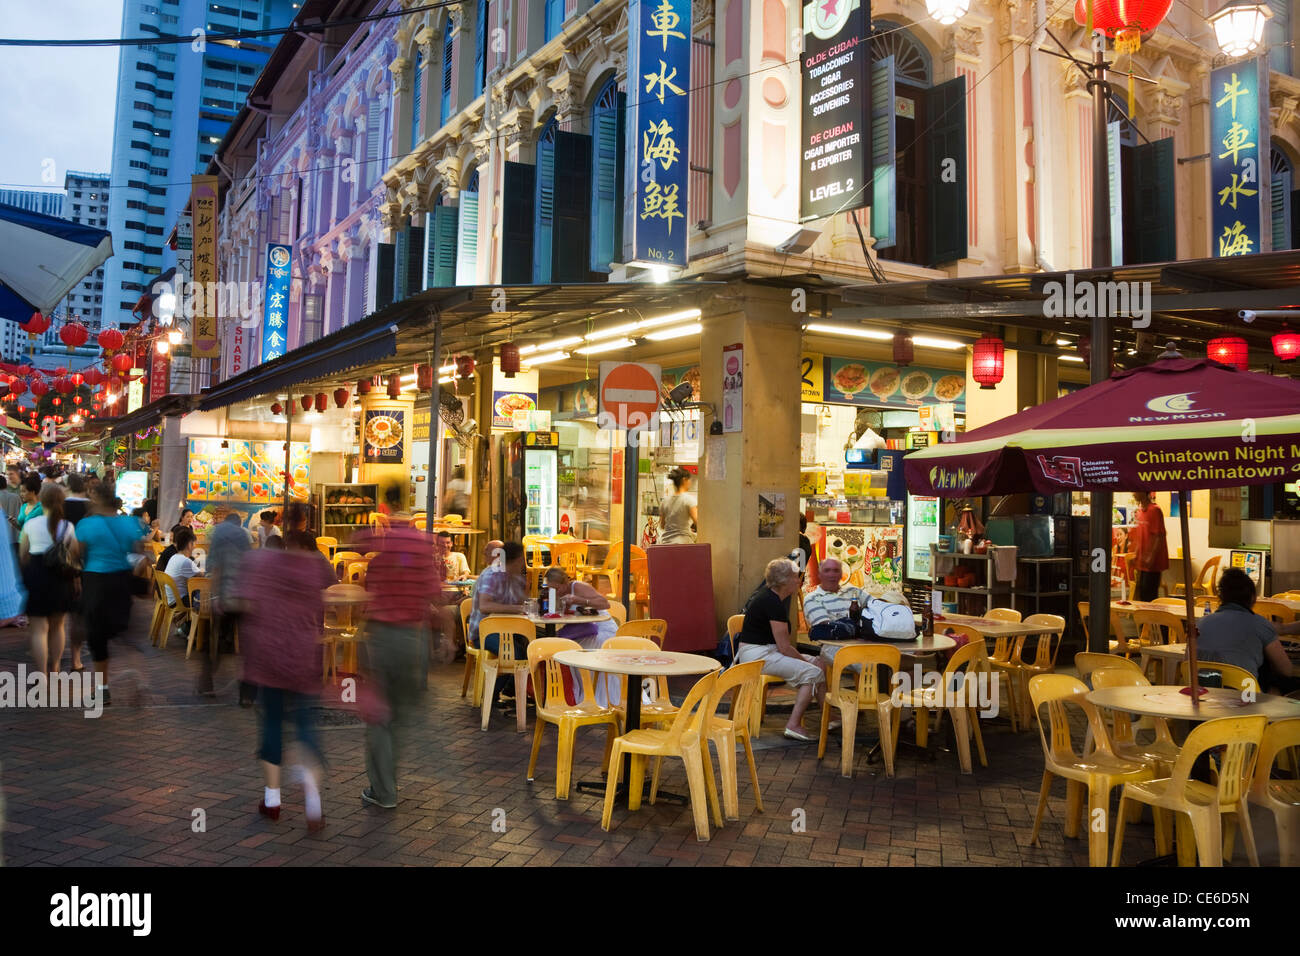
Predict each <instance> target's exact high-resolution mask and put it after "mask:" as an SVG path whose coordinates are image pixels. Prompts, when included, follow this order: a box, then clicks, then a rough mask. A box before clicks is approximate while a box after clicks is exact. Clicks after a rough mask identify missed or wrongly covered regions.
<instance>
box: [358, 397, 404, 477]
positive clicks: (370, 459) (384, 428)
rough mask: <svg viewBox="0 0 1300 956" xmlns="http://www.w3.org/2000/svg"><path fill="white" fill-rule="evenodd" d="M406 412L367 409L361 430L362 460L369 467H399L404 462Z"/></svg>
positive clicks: (394, 409)
mask: <svg viewBox="0 0 1300 956" xmlns="http://www.w3.org/2000/svg"><path fill="white" fill-rule="evenodd" d="M405 431H406V411H405V410H404V409H401V408H367V409H366V412H365V421H364V423H363V424H362V428H361V446H362V447H361V454H362V460H363V461H365V462H366V463H367V464H371V465H400V464H403V463H404V462H405V461H406V456H405V450H406V442H405V440H404V439H405V438H406V435H405V434H404V433H405Z"/></svg>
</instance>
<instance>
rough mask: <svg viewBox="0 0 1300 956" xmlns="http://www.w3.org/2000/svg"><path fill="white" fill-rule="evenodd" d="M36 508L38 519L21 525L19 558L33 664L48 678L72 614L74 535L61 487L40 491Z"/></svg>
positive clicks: (58, 657)
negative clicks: (65, 512)
mask: <svg viewBox="0 0 1300 956" xmlns="http://www.w3.org/2000/svg"><path fill="white" fill-rule="evenodd" d="M39 507H40V509H41V511H42V517H41V518H40V519H37V520H29V521H28V522H27V523H26V524H24V525H23V530H22V533H21V534H20V535H19V537H18V554H19V557H20V559H21V561H22V567H23V584H24V586H25V587H26V588H27V617H28V618H29V620H30V625H29V627H30V637H31V642H32V663H33V664H34V665H35V666H36V667H37V668H39V669H40V670H43V671H45V672H47V673H53V672H55V671H57V670H58V669H59V661H60V660H61V659H62V657H63V640H64V632H63V622H64V619H65V618H66V617H67V615H68V612H69V611H70V610H71V609H72V598H73V588H74V582H73V575H72V574H70V573H69V569H70V568H71V567H72V565H71V564H69V562H72V561H75V560H76V559H77V535H76V533H75V532H74V531H73V530H72V523H71V522H70V521H68V520H67V519H66V518H64V517H63V488H62V487H61V486H60V485H56V484H54V483H53V482H51V483H49V484H47V485H45V486H44V487H43V488H41V490H40V505H39ZM47 553H48V555H47Z"/></svg>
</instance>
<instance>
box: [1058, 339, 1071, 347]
mask: <svg viewBox="0 0 1300 956" xmlns="http://www.w3.org/2000/svg"><path fill="white" fill-rule="evenodd" d="M1056 344H1057V345H1060V346H1066V345H1073V344H1074V343H1073V342H1071V341H1070V340H1069V339H1057V340H1056Z"/></svg>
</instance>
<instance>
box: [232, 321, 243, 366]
mask: <svg viewBox="0 0 1300 956" xmlns="http://www.w3.org/2000/svg"><path fill="white" fill-rule="evenodd" d="M243 370H244V323H243V322H239V323H237V324H236V325H235V335H234V341H232V342H231V345H230V376H229V377H230V378H234V377H235V376H236V375H238V374H239V373H240V372H242V371H243Z"/></svg>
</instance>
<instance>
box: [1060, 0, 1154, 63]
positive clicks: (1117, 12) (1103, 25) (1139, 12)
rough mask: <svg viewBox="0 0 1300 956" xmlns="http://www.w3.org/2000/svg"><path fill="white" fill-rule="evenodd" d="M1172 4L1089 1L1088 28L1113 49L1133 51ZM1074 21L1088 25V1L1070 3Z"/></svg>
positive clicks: (1149, 0) (1150, 0)
mask: <svg viewBox="0 0 1300 956" xmlns="http://www.w3.org/2000/svg"><path fill="white" fill-rule="evenodd" d="M1173 5H1174V0H1092V28H1093V29H1094V30H1101V31H1102V32H1104V33H1105V34H1106V36H1108V37H1110V38H1111V39H1112V40H1119V41H1120V43H1119V44H1118V45H1117V49H1121V51H1123V50H1124V49H1128V48H1127V47H1125V46H1124V44H1133V46H1132V47H1131V48H1132V49H1134V50H1135V49H1137V46H1136V44H1137V41H1138V38H1139V37H1142V36H1145V35H1146V34H1148V33H1150V32H1151V31H1152V30H1154V29H1155V28H1156V27H1158V26H1160V23H1161V21H1163V20H1164V18H1165V17H1167V16H1168V15H1169V8H1170V7H1172V6H1173ZM1074 20H1075V22H1076V23H1078V24H1079V25H1080V26H1085V25H1086V24H1087V22H1088V0H1074Z"/></svg>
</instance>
